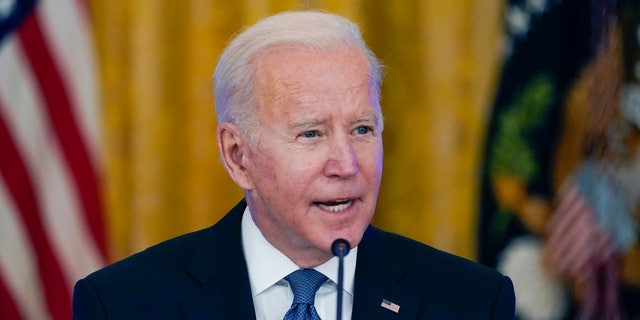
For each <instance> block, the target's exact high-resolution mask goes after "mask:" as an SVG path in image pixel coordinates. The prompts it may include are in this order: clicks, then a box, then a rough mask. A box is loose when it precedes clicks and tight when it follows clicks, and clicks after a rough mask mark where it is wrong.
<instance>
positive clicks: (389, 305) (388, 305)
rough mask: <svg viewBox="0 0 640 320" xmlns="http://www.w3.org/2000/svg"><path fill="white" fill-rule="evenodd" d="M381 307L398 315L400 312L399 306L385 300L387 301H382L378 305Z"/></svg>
mask: <svg viewBox="0 0 640 320" xmlns="http://www.w3.org/2000/svg"><path fill="white" fill-rule="evenodd" d="M380 306H381V307H383V308H385V309H387V310H390V311H393V312H395V313H398V311H400V306H399V305H397V304H395V303H393V302H391V301H389V300H387V299H382V303H381V304H380Z"/></svg>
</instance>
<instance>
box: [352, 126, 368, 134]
mask: <svg viewBox="0 0 640 320" xmlns="http://www.w3.org/2000/svg"><path fill="white" fill-rule="evenodd" d="M371 131H372V130H371V128H369V127H364V126H362V127H358V128H356V133H357V134H367V133H370V132H371Z"/></svg>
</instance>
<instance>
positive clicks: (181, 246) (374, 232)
mask: <svg viewBox="0 0 640 320" xmlns="http://www.w3.org/2000/svg"><path fill="white" fill-rule="evenodd" d="M245 206H246V203H245V202H244V201H241V202H240V203H239V204H238V205H237V206H236V207H235V208H233V209H232V210H231V211H230V212H229V213H228V214H227V215H226V216H225V217H224V218H222V219H221V220H220V221H219V222H218V223H216V224H215V225H214V226H212V227H210V228H207V229H204V230H201V231H197V232H194V233H190V234H186V235H183V236H180V237H178V238H175V239H172V240H168V241H166V242H164V243H161V244H159V245H156V246H153V247H151V248H149V249H147V250H145V251H143V252H140V253H137V254H135V255H133V256H131V257H129V258H127V259H124V260H122V261H120V262H117V263H115V264H113V265H111V266H108V267H106V268H104V269H102V270H99V271H97V272H95V273H93V274H91V275H89V276H87V277H86V278H84V279H82V280H80V281H78V283H77V284H76V286H75V290H74V296H73V311H74V314H73V319H91V320H94V319H255V314H254V308H253V301H252V298H251V289H250V285H249V276H248V272H247V266H246V262H245V258H244V254H243V251H242V244H241V236H240V224H241V223H240V222H241V216H242V213H243V211H244V209H245ZM358 248H359V249H358V259H357V265H356V275H355V288H354V302H353V319H366V320H370V319H513V318H514V304H515V298H514V293H513V285H512V283H511V280H509V278H507V277H505V276H503V275H501V274H499V273H498V272H496V271H494V270H491V269H488V268H485V267H482V266H480V265H478V264H475V263H473V262H471V261H468V260H464V259H462V258H459V257H456V256H453V255H451V254H448V253H445V252H442V251H438V250H436V249H434V248H431V247H429V246H426V245H424V244H421V243H418V242H416V241H413V240H410V239H407V238H404V237H401V236H398V235H395V234H391V233H387V232H383V231H381V230H379V229H376V228H374V227H372V226H370V227H369V228H368V229H367V231H366V232H365V234H364V237H363V239H362V241H361V243H360V245H359V247H358ZM382 299H386V300H389V301H391V302H393V303H395V304H397V305H399V306H400V310H399V312H398V313H397V314H396V313H394V312H391V311H389V310H387V309H385V308H382V307H381V306H380V304H381V302H382Z"/></svg>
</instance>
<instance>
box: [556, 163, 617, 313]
mask: <svg viewBox="0 0 640 320" xmlns="http://www.w3.org/2000/svg"><path fill="white" fill-rule="evenodd" d="M605 179H606V177H605V176H604V175H602V174H601V173H600V172H599V170H598V169H596V168H595V167H594V166H592V165H585V166H583V167H582V168H580V170H578V172H577V173H576V174H575V175H574V176H572V177H570V178H569V179H567V180H566V181H565V183H564V185H563V186H562V187H561V188H560V190H559V191H558V195H557V198H558V201H557V206H556V209H555V210H554V213H553V215H552V217H551V219H550V221H549V223H548V225H547V228H548V229H547V232H548V234H547V236H548V238H547V243H546V251H547V257H548V261H549V263H550V266H551V267H552V269H553V270H554V272H555V273H556V274H558V275H561V276H563V277H565V278H566V279H569V280H570V281H571V282H572V283H576V284H578V285H579V286H580V290H581V296H582V297H581V300H580V301H579V305H580V307H579V310H578V312H579V315H578V318H579V319H586V320H590V319H612V320H613V319H620V313H619V305H618V288H619V283H618V271H617V270H618V258H619V257H618V252H617V248H616V247H617V246H616V242H615V239H614V238H613V237H612V233H611V231H610V230H608V228H607V227H606V226H605V225H604V224H603V223H602V221H601V219H600V217H599V213H598V212H597V211H596V210H598V209H601V208H599V207H601V206H599V203H598V202H599V199H600V197H598V195H596V194H593V192H592V191H593V190H594V188H593V187H594V185H596V184H602V183H603V182H602V181H603V180H605ZM606 209H610V208H606Z"/></svg>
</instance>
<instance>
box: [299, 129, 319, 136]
mask: <svg viewBox="0 0 640 320" xmlns="http://www.w3.org/2000/svg"><path fill="white" fill-rule="evenodd" d="M302 136H303V137H305V138H315V137H317V136H318V131H315V130H312V131H305V132H303V133H302Z"/></svg>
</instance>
